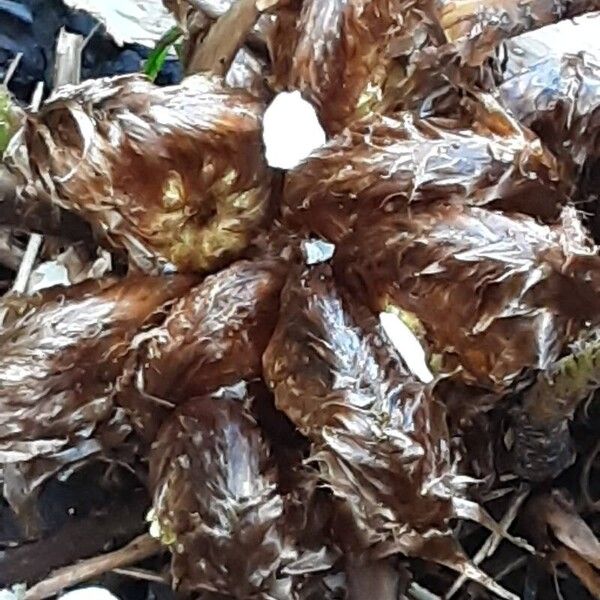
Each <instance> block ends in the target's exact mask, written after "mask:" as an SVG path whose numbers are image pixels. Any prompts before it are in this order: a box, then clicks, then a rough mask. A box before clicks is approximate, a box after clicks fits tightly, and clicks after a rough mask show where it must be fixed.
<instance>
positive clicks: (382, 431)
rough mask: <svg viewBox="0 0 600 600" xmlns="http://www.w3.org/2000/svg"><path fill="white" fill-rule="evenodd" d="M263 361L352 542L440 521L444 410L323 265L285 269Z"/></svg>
mask: <svg viewBox="0 0 600 600" xmlns="http://www.w3.org/2000/svg"><path fill="white" fill-rule="evenodd" d="M263 362H264V368H265V380H266V381H267V383H268V385H269V386H270V388H271V389H272V391H273V393H274V396H275V401H276V405H277V407H278V408H279V409H280V410H283V411H284V412H285V413H286V414H287V415H288V417H289V418H290V419H291V420H292V422H293V423H295V425H296V426H297V427H298V428H299V429H300V431H301V432H302V433H304V434H305V435H306V436H307V437H308V438H309V439H310V440H311V441H312V442H313V449H312V453H311V459H310V460H311V461H312V462H314V463H315V465H316V466H317V467H318V469H319V473H320V477H321V479H322V480H323V481H324V483H325V484H326V485H327V487H329V488H331V490H332V491H333V493H334V495H335V496H336V497H338V498H340V499H341V500H342V502H343V503H344V504H345V506H346V508H347V510H348V511H349V512H350V515H351V522H352V524H353V527H354V529H355V536H356V537H355V539H354V541H350V542H348V543H349V544H350V545H351V546H352V545H354V548H355V549H356V550H358V551H360V549H361V548H363V547H364V546H365V545H366V546H369V545H372V544H375V543H378V542H382V541H389V542H390V545H391V546H394V545H395V544H398V545H399V546H402V540H403V536H404V534H405V533H407V532H408V531H413V529H417V530H420V531H424V530H428V529H430V528H432V527H441V528H443V526H444V523H445V519H446V518H447V517H448V516H449V515H450V513H451V510H450V507H449V504H448V501H447V499H444V498H443V497H441V496H444V494H446V493H448V490H449V489H451V488H452V483H451V475H452V472H451V467H450V462H449V461H450V456H449V449H448V437H447V435H448V434H447V430H446V426H445V420H444V419H445V414H444V410H443V408H442V407H441V405H439V404H438V403H437V402H436V401H435V400H434V399H433V397H432V396H431V392H430V390H429V388H428V387H427V386H425V385H423V384H421V383H420V382H419V381H417V380H415V379H414V378H413V377H412V376H411V375H410V373H409V372H408V371H407V370H406V367H404V366H403V364H402V362H401V359H400V358H399V356H398V355H397V354H396V353H395V351H394V350H393V347H392V346H391V344H390V342H389V340H387V338H386V337H385V334H384V333H383V331H380V330H379V328H378V325H377V324H376V323H375V322H374V320H373V317H372V316H371V314H370V313H369V311H367V310H366V309H365V308H364V307H360V305H358V304H357V303H356V302H355V301H354V300H352V299H351V297H350V296H346V295H343V294H342V293H341V292H340V291H339V290H338V289H337V287H336V284H335V282H334V279H333V274H332V271H331V267H330V266H329V265H326V264H321V265H316V266H314V267H307V268H306V269H304V270H302V271H301V272H297V271H296V272H294V273H293V274H291V275H290V278H289V280H288V283H287V285H286V287H285V289H284V292H283V296H282V309H281V313H280V319H279V323H278V325H277V328H276V330H275V333H274V335H273V338H272V339H271V342H270V344H269V347H268V348H267V351H266V352H265V355H264V357H263ZM434 482H436V483H437V484H438V486H437V487H436V483H434ZM428 486H431V487H428ZM438 494H439V495H438ZM403 528H404V529H403ZM407 545H408V544H407ZM396 547H398V546H396ZM402 547H403V550H406V546H402Z"/></svg>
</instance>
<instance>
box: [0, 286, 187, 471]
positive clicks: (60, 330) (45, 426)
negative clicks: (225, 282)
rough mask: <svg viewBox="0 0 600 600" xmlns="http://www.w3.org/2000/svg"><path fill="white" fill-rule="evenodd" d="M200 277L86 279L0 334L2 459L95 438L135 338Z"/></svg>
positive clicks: (40, 302)
mask: <svg viewBox="0 0 600 600" xmlns="http://www.w3.org/2000/svg"><path fill="white" fill-rule="evenodd" d="M192 282H193V280H191V279H190V278H187V277H180V276H178V277H170V278H161V279H158V278H153V277H144V276H138V277H136V276H132V277H129V278H126V279H125V280H123V281H116V280H114V279H113V280H110V279H109V280H107V281H100V282H98V283H96V282H94V283H93V284H92V283H87V282H86V283H84V284H81V285H78V286H73V287H72V288H67V289H66V290H65V292H66V293H65V294H64V296H63V295H62V293H61V292H62V291H61V290H60V289H51V290H49V291H48V292H47V293H46V294H42V295H41V297H40V298H36V299H35V302H34V303H33V304H34V307H33V308H31V309H29V310H27V311H26V312H25V314H24V315H23V316H21V317H20V318H18V319H17V320H16V321H15V322H14V323H12V324H10V325H8V326H7V327H5V329H4V330H3V331H2V332H1V333H0V337H1V338H2V344H3V348H4V351H3V353H2V357H1V358H0V374H1V375H0V381H1V382H2V383H1V384H0V407H1V412H0V415H1V418H0V446H1V447H2V452H1V453H0V454H1V456H2V462H4V463H6V462H15V461H21V460H29V459H30V458H33V457H35V456H38V455H44V454H50V455H51V454H52V452H53V451H55V450H58V449H60V448H63V447H65V446H66V445H68V444H69V443H70V442H71V441H72V440H74V439H77V438H78V437H80V436H82V435H83V436H84V437H88V436H89V435H91V432H90V433H88V434H85V433H83V432H84V431H85V430H86V429H87V428H88V427H89V426H90V425H94V424H97V423H99V422H101V421H102V420H104V419H106V418H107V417H108V416H109V415H110V412H111V410H112V400H111V398H110V387H111V384H112V383H113V382H114V380H115V379H116V377H117V376H118V374H119V373H120V370H121V367H122V364H123V361H124V360H125V358H126V356H127V354H128V352H129V343H130V341H131V339H132V338H133V337H134V335H135V334H136V333H137V332H138V331H139V330H140V329H141V328H142V326H144V325H145V324H150V323H152V319H151V317H152V315H153V314H155V313H156V312H157V311H159V310H160V309H161V307H162V306H163V304H164V303H165V302H167V301H169V300H172V299H173V298H176V297H177V296H179V295H181V294H183V293H185V292H186V291H187V290H188V289H189V288H190V286H191V285H192ZM86 414H87V417H89V418H86V416H85V415H86ZM92 430H93V428H92ZM38 446H39V447H38Z"/></svg>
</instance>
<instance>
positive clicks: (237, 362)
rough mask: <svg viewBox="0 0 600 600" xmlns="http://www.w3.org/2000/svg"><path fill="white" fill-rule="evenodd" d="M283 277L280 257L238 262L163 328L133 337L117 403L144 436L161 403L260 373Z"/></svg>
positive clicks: (200, 288)
mask: <svg viewBox="0 0 600 600" xmlns="http://www.w3.org/2000/svg"><path fill="white" fill-rule="evenodd" d="M285 273H286V266H285V264H284V263H283V262H282V261H278V260H273V259H271V260H268V259H263V260H256V261H254V262H249V261H239V262H236V263H234V264H233V265H231V266H229V267H227V268H225V269H222V270H221V271H219V272H218V273H217V274H215V275H210V276H209V277H207V278H206V279H205V280H204V281H203V282H202V283H200V284H199V285H197V286H196V287H194V288H192V289H191V290H190V291H189V292H188V293H187V294H186V295H184V296H183V297H182V298H181V299H180V300H179V301H178V302H177V303H176V304H175V305H174V306H173V308H172V309H171V311H170V313H169V315H168V317H167V319H166V320H165V322H164V323H162V324H161V325H160V326H158V327H157V328H155V329H153V330H151V331H149V332H145V333H144V334H142V335H141V336H140V338H139V341H137V340H134V342H133V343H134V346H135V347H136V353H135V355H134V356H132V360H131V361H130V362H129V363H128V365H127V367H126V370H125V375H124V377H122V378H121V381H120V382H119V394H118V396H117V401H118V402H119V403H120V404H121V405H122V406H123V407H125V408H126V409H127V410H128V411H129V412H130V413H131V415H132V419H133V422H134V425H137V427H138V429H139V431H140V433H141V434H142V435H143V437H144V438H146V439H148V440H152V439H153V436H154V432H155V431H156V428H157V426H158V425H159V424H160V421H161V419H162V418H164V410H165V409H164V406H163V405H162V404H161V402H160V401H161V400H162V401H163V402H164V403H167V405H168V404H169V403H172V404H179V403H181V402H185V401H187V400H188V399H189V398H190V397H194V396H199V395H202V394H205V393H207V392H210V391H213V390H215V389H217V388H219V387H222V386H224V385H231V384H233V383H235V382H236V381H239V380H243V379H245V380H252V379H255V378H257V377H259V376H260V374H261V369H262V367H261V356H262V353H263V352H264V349H265V348H266V346H267V344H268V342H269V339H270V337H271V334H272V332H273V329H274V327H275V323H276V322H277V314H278V311H279V295H280V292H281V288H282V287H283V283H284V280H285Z"/></svg>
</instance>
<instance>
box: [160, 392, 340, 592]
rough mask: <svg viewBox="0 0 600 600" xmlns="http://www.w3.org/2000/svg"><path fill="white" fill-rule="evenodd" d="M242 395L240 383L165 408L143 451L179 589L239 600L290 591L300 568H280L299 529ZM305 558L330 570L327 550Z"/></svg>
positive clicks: (291, 554)
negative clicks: (150, 446)
mask: <svg viewBox="0 0 600 600" xmlns="http://www.w3.org/2000/svg"><path fill="white" fill-rule="evenodd" d="M249 400H250V398H249V396H248V394H247V392H245V391H243V390H241V389H239V388H238V389H235V388H222V389H221V390H219V391H218V392H216V393H214V394H209V395H206V396H203V397H200V398H195V399H193V400H190V401H189V402H187V403H185V404H184V405H182V406H181V407H179V408H178V409H177V411H176V412H174V413H173V414H172V415H171V417H170V418H169V420H168V421H167V422H166V423H165V425H164V426H163V428H162V429H161V431H160V433H159V435H158V438H157V440H156V442H155V444H154V446H153V449H152V452H151V455H150V481H151V489H152V491H153V495H154V503H153V513H154V515H153V516H154V519H156V522H157V523H158V525H159V527H160V530H161V535H162V537H163V541H165V543H168V544H169V545H170V546H171V549H172V556H173V558H172V563H171V569H172V574H173V578H174V583H175V584H176V586H178V587H179V588H181V589H183V590H195V591H200V590H209V591H214V592H218V593H223V594H229V595H231V596H232V597H235V598H240V599H241V600H245V599H251V598H252V599H265V600H266V599H267V598H274V599H277V600H287V599H292V598H297V597H298V596H297V595H296V590H295V588H296V584H297V583H298V582H300V581H302V580H303V578H302V569H301V567H300V566H299V564H298V566H297V570H296V571H295V572H294V574H293V575H292V574H290V573H286V571H285V570H284V568H285V567H286V566H291V564H292V563H293V561H294V560H296V559H297V558H298V557H299V556H301V552H300V548H299V546H298V539H299V536H300V534H304V533H305V532H304V531H297V530H296V529H295V528H296V526H297V525H298V524H297V523H294V521H293V520H290V518H289V517H290V514H289V512H288V504H289V502H290V497H288V496H285V497H284V496H282V495H281V494H280V492H279V490H278V484H277V470H276V467H275V463H274V461H273V459H272V457H271V453H270V449H269V446H268V444H267V442H266V441H265V439H264V438H263V436H262V433H261V430H260V428H259V427H258V426H257V425H256V423H255V422H254V420H253V419H252V417H251V416H250V413H249V412H248V410H247V408H246V406H247V404H248V401H249ZM300 497H301V494H300ZM303 499H304V500H305V501H306V500H308V499H309V496H306V497H304V498H303ZM309 504H310V503H308V504H307V506H306V507H305V509H308V505H309ZM294 510H295V509H294ZM321 544H322V542H321ZM306 566H308V567H309V570H316V571H319V570H320V569H323V568H327V567H328V566H329V562H328V559H327V556H326V553H325V554H323V553H316V554H314V555H313V560H312V561H309V562H307V563H305V567H306Z"/></svg>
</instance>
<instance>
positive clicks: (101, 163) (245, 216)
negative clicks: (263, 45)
mask: <svg viewBox="0 0 600 600" xmlns="http://www.w3.org/2000/svg"><path fill="white" fill-rule="evenodd" d="M262 110H263V107H262V104H261V103H260V102H259V101H258V100H257V99H255V98H254V97H253V96H251V95H250V94H248V93H247V92H245V91H243V90H231V89H227V88H226V87H225V86H224V84H223V83H222V81H221V80H220V79H218V78H211V77H208V76H194V77H191V78H188V79H186V80H185V81H184V83H182V84H181V85H179V86H173V87H168V88H158V87H156V86H154V85H152V84H151V83H149V82H148V81H146V80H144V79H143V78H141V77H136V76H125V77H118V78H114V79H105V80H100V81H91V82H85V83H83V84H81V85H80V86H73V87H71V86H67V87H65V88H62V89H61V91H59V92H58V93H57V94H56V95H55V96H54V97H53V98H52V99H50V100H49V101H48V102H47V103H46V104H45V105H44V106H43V107H42V109H41V111H40V112H39V113H36V114H31V115H29V117H28V119H27V122H26V124H25V127H24V129H23V130H22V132H21V133H20V136H21V137H20V141H21V142H22V146H20V148H19V151H18V153H17V152H16V148H17V146H15V154H14V155H12V156H11V157H9V164H10V165H11V166H12V168H13V170H15V171H17V172H19V173H20V174H21V175H22V177H23V178H24V179H23V180H22V189H21V193H22V195H24V196H25V197H27V198H29V199H31V200H32V201H35V200H36V199H50V200H51V201H53V202H54V203H55V204H58V205H59V206H61V207H63V208H67V209H69V210H72V211H74V212H76V213H78V214H80V215H81V216H83V217H84V218H85V219H86V220H88V221H89V222H90V223H91V224H92V226H93V227H94V229H95V231H96V233H97V234H98V235H99V236H100V237H101V238H102V239H103V240H104V241H105V242H106V243H107V244H109V245H110V246H112V247H115V248H117V249H119V248H120V249H122V248H125V249H126V250H127V251H128V252H129V255H130V257H131V259H132V260H133V261H134V262H135V263H137V265H138V266H140V267H142V268H143V269H145V270H152V269H156V268H157V267H161V266H164V264H165V263H167V262H171V263H173V264H174V265H175V266H176V267H177V268H178V269H179V270H182V271H186V270H187V271H205V270H207V269H214V268H216V267H220V266H223V265H224V264H226V263H227V261H229V260H231V259H232V258H235V257H236V256H237V255H239V253H240V252H241V251H242V250H244V248H245V247H246V246H247V244H248V243H249V241H250V239H251V237H252V235H253V234H254V233H255V232H256V231H257V229H258V228H259V227H260V226H261V225H262V224H263V221H264V219H265V217H266V214H267V209H268V203H269V197H270V183H271V176H270V173H269V170H268V168H267V166H266V163H265V160H264V158H263V148H262V141H261V115H262ZM38 175H39V176H38Z"/></svg>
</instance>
